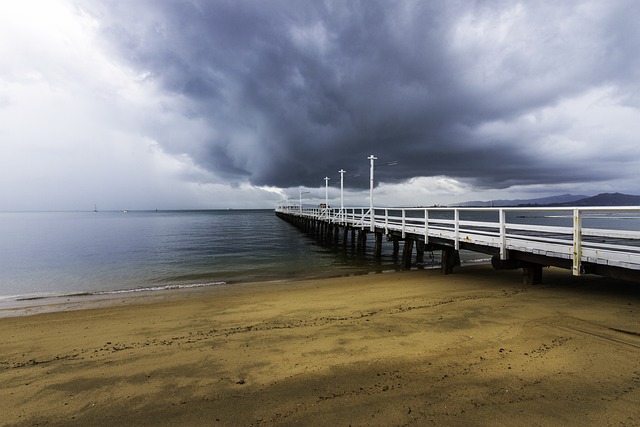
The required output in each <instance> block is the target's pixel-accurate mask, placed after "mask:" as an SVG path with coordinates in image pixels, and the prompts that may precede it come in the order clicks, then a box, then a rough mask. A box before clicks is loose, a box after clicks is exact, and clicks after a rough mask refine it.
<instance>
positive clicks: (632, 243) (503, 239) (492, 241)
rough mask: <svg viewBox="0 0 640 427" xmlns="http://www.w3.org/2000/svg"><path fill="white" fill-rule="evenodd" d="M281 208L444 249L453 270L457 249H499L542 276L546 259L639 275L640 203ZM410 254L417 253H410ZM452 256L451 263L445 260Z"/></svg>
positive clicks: (505, 264)
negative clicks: (571, 205)
mask: <svg viewBox="0 0 640 427" xmlns="http://www.w3.org/2000/svg"><path fill="white" fill-rule="evenodd" d="M276 214H277V215H278V216H279V217H281V218H282V219H284V220H287V221H289V222H292V223H294V224H297V225H302V226H306V227H324V228H325V229H326V230H331V231H334V232H336V233H337V232H338V230H339V229H340V228H342V229H343V232H344V233H345V240H346V233H347V231H348V230H357V231H358V232H359V233H362V235H363V238H366V237H365V236H366V233H375V236H376V252H378V251H379V245H380V244H381V241H382V239H381V236H382V235H386V236H387V238H388V240H391V241H394V243H396V244H397V242H398V241H404V242H405V252H406V250H407V248H406V246H407V245H410V248H409V251H411V250H412V249H411V248H412V246H413V244H414V243H417V244H419V248H420V249H421V250H424V249H425V248H426V249H427V250H434V249H441V250H443V272H451V270H452V269H453V265H454V264H452V263H453V262H455V261H454V260H455V259H457V257H456V255H457V251H458V250H460V249H466V250H471V251H476V252H482V253H486V254H489V255H492V256H493V259H492V265H493V266H494V267H495V268H496V269H514V268H523V269H524V271H525V282H527V283H537V282H539V281H540V278H541V268H542V267H543V266H557V267H561V268H566V269H570V270H571V271H572V273H573V275H576V276H579V275H581V274H598V275H602V276H612V277H617V278H622V279H626V280H634V281H640V207H567V208H565V207H518V208H507V207H504V208H439V207H438V208H374V209H373V212H372V211H371V209H369V208H345V209H335V208H330V207H329V208H325V207H319V208H302V207H300V206H299V205H291V204H281V205H279V206H278V207H277V208H276ZM409 256H410V254H409ZM445 264H446V265H445Z"/></svg>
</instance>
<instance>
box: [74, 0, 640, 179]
mask: <svg viewBox="0 0 640 427" xmlns="http://www.w3.org/2000/svg"><path fill="white" fill-rule="evenodd" d="M605 3H606V4H605ZM85 8H86V9H88V10H89V11H90V12H91V13H92V14H93V15H94V16H95V17H96V18H97V19H98V21H99V22H100V24H101V28H102V32H103V34H104V36H105V38H106V39H107V40H108V41H109V42H110V44H111V45H112V46H113V48H114V50H115V51H116V52H117V54H118V55H119V56H121V57H122V58H124V59H125V60H126V61H127V62H128V63H129V64H130V65H131V66H132V67H134V68H135V69H137V70H139V71H140V72H141V73H149V78H152V79H154V80H155V81H156V82H158V83H159V84H160V85H161V86H162V87H163V88H164V89H165V90H167V91H169V92H171V93H173V94H176V95H180V96H184V97H186V98H187V99H188V100H189V103H188V106H187V107H185V112H184V114H185V115H187V116H189V117H192V118H193V119H194V120H196V119H197V120H204V121H206V123H207V124H208V127H209V130H210V134H209V135H208V136H204V137H203V136H202V135H199V136H198V138H199V139H198V140H196V141H194V142H193V143H192V144H190V145H189V147H191V148H190V149H189V152H188V153H187V154H189V155H190V156H191V157H192V158H193V159H194V161H195V162H196V163H198V164H199V165H201V166H203V167H205V168H207V169H208V170H210V171H212V172H213V173H214V174H216V175H218V176H221V177H223V178H224V179H226V180H229V181H230V182H233V181H242V180H249V181H250V182H251V183H253V184H256V185H272V186H279V187H284V188H287V187H295V186H299V185H306V186H321V185H322V184H323V181H322V178H323V177H324V176H325V175H329V176H335V175H336V171H337V170H338V169H341V168H344V169H347V170H348V172H349V173H351V174H357V173H360V174H362V175H363V176H366V174H367V170H368V169H367V168H368V161H367V160H366V157H367V156H368V155H369V154H371V153H373V154H375V155H376V156H378V158H379V161H380V162H385V161H391V160H396V161H399V162H400V164H399V165H398V166H397V167H390V168H382V167H381V168H380V169H379V170H378V172H377V174H378V175H377V176H378V177H379V178H380V179H381V180H384V181H387V182H396V181H402V180H405V179H408V178H411V177H414V176H435V175H446V176H451V177H456V178H458V179H463V180H468V181H469V182H472V183H474V184H475V185H478V186H481V187H493V188H506V187H509V186H511V185H516V184H544V183H566V182H579V181H589V180H602V179H607V178H611V177H614V176H615V173H616V172H615V170H613V169H612V168H607V167H600V168H585V167H584V163H578V162H577V161H574V160H573V159H572V158H557V157H555V156H554V153H553V150H551V151H547V152H545V151H539V150H536V147H537V146H538V145H539V143H540V141H541V139H543V138H544V137H545V136H546V135H545V133H544V132H543V130H541V129H535V128H534V129H532V128H526V129H522V131H518V130H516V131H514V130H513V129H512V130H511V131H508V132H501V131H494V132H483V131H482V130H483V126H484V125H486V124H491V123H495V122H501V123H507V124H509V123H512V122H513V121H515V120H516V119H517V118H518V117H521V116H523V115H525V114H527V113H529V112H535V111H536V110H539V109H541V108H544V107H553V106H554V105H557V103H558V102H560V101H561V100H563V99H566V98H568V97H572V96H577V95H579V94H580V93H583V92H585V91H588V90H589V89H591V88H594V87H599V86H603V85H609V86H611V87H613V88H614V90H615V91H616V93H619V94H620V95H621V96H624V97H626V98H627V101H628V102H629V103H633V102H636V103H637V102H638V100H637V96H638V94H639V93H640V92H639V91H638V83H637V82H638V81H640V80H639V78H640V75H639V71H638V70H639V69H640V62H639V58H640V54H639V53H638V47H637V40H640V31H639V30H638V25H637V23H636V22H635V21H636V19H635V17H637V16H640V15H639V12H640V7H639V6H638V3H637V2H633V1H629V2H624V1H615V2H594V3H589V2H568V3H562V4H557V2H546V3H545V2H536V3H527V4H525V5H514V4H513V3H512V2H501V1H494V2H472V1H460V2H452V1H446V2H445V1H442V2H423V1H416V2H408V1H406V2H387V1H380V2H376V1H362V2H358V1H347V2H343V1H339V2H331V1H326V2H320V1H316V0H313V1H308V2H305V1H270V2H261V1H236V0H234V1H204V0H202V1H160V2H158V1H155V0H153V1H151V0H148V1H136V2H126V3H125V2H119V1H117V2H116V1H114V2H101V3H100V6H98V5H96V4H95V3H93V2H92V4H91V3H90V4H87V5H85ZM515 126H516V125H513V126H512V127H515ZM557 126H558V129H554V130H553V132H562V129H563V126H564V124H563V123H559V124H558V125H557ZM567 126H568V124H567ZM507 127H508V126H507ZM549 132H551V130H549ZM155 137H156V139H157V140H158V141H159V142H160V143H161V144H162V145H163V147H164V148H165V149H167V150H168V151H174V152H178V151H180V150H184V145H183V144H181V143H178V142H177V141H172V140H166V139H165V138H164V137H163V135H161V134H159V135H156V136H155ZM596 143H597V142H595V141H588V140H585V141H582V142H581V144H585V145H586V146H588V145H589V144H596ZM348 184H349V185H354V186H359V187H365V186H367V185H368V181H367V180H366V178H361V179H353V180H349V182H348Z"/></svg>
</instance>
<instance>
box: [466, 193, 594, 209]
mask: <svg viewBox="0 0 640 427" xmlns="http://www.w3.org/2000/svg"><path fill="white" fill-rule="evenodd" d="M588 197H589V196H584V195H575V194H561V195H559V196H550V197H542V198H538V199H515V200H490V201H478V200H475V201H471V202H464V203H460V204H458V205H456V206H460V207H465V206H473V207H476V206H480V207H485V206H486V207H489V206H495V207H503V206H520V205H552V204H554V205H559V204H564V203H568V204H571V203H573V202H575V201H577V200H582V199H586V198H588Z"/></svg>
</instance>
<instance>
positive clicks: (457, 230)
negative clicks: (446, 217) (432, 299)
mask: <svg viewBox="0 0 640 427" xmlns="http://www.w3.org/2000/svg"><path fill="white" fill-rule="evenodd" d="M453 222H454V227H455V239H456V240H455V242H454V245H455V247H454V249H455V250H456V251H457V250H459V249H460V211H459V210H458V209H454V210H453Z"/></svg>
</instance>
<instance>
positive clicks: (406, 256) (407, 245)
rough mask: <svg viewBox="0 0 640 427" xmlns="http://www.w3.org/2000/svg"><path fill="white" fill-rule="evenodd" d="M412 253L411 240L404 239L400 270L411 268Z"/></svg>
mask: <svg viewBox="0 0 640 427" xmlns="http://www.w3.org/2000/svg"><path fill="white" fill-rule="evenodd" d="M412 252H413V239H405V241H404V247H403V248H402V268H406V269H409V268H411V254H412Z"/></svg>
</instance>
